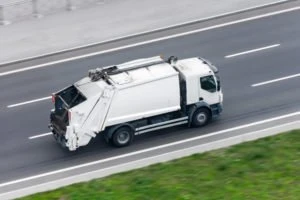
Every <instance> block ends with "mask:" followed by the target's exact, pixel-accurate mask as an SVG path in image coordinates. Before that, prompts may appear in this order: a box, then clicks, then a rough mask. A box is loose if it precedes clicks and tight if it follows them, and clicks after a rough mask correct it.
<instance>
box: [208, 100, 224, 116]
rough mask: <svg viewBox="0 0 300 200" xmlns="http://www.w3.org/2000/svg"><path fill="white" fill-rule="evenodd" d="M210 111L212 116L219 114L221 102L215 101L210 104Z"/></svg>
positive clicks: (221, 108) (221, 107)
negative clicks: (215, 102)
mask: <svg viewBox="0 0 300 200" xmlns="http://www.w3.org/2000/svg"><path fill="white" fill-rule="evenodd" d="M210 108H211V111H212V118H217V117H219V116H220V115H221V113H222V112H223V104H222V103H217V104H213V105H211V106H210Z"/></svg>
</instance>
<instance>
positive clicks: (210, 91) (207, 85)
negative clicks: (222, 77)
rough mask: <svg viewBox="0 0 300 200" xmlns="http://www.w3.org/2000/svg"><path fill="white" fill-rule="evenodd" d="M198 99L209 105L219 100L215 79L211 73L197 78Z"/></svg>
mask: <svg viewBox="0 0 300 200" xmlns="http://www.w3.org/2000/svg"><path fill="white" fill-rule="evenodd" d="M198 91H199V101H204V102H206V103H207V104H209V105H212V104H216V103H219V102H220V97H219V94H218V87H217V80H216V78H215V76H213V75H207V76H203V77H200V78H199V90H198Z"/></svg>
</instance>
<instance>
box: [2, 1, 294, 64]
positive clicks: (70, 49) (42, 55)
mask: <svg viewBox="0 0 300 200" xmlns="http://www.w3.org/2000/svg"><path fill="white" fill-rule="evenodd" d="M289 1H290V0H279V1H276V2H272V3H265V4H261V5H258V6H252V7H249V8H245V9H239V10H236V11H233V12H225V13H222V14H219V15H214V16H211V17H205V18H200V19H195V20H191V21H187V22H183V23H177V24H173V25H171V26H165V27H162V28H157V29H152V30H150V31H143V32H139V33H135V34H131V35H126V36H122V37H116V38H113V39H109V40H103V41H100V42H94V43H90V44H87V45H79V46H77V47H74V48H65V49H62V50H60V51H54V52H51V53H47V54H40V55H38V56H31V57H27V58H23V59H17V60H13V61H9V62H2V63H0V65H8V64H11V63H15V62H21V61H24V60H30V59H35V58H39V57H44V56H49V55H52V54H59V53H63V52H67V51H72V50H77V49H82V48H87V47H89V46H94V45H100V44H103V43H109V42H113V41H116V40H122V39H126V38H129V37H136V36H140V35H144V34H150V33H152V32H157V31H162V30H166V29H171V28H175V27H178V26H184V25H187V24H191V23H195V22H198V21H206V20H211V19H214V18H220V17H225V16H227V15H232V14H235V13H239V12H245V11H248V10H253V9H257V8H262V7H266V6H272V5H276V4H280V3H284V2H289Z"/></svg>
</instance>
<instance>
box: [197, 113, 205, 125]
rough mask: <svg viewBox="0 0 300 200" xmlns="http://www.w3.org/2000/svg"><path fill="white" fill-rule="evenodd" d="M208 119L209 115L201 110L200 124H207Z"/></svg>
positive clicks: (198, 118)
mask: <svg viewBox="0 0 300 200" xmlns="http://www.w3.org/2000/svg"><path fill="white" fill-rule="evenodd" d="M206 120H207V116H206V114H205V113H203V112H201V113H199V114H198V115H197V121H198V122H199V123H200V124H205V122H206Z"/></svg>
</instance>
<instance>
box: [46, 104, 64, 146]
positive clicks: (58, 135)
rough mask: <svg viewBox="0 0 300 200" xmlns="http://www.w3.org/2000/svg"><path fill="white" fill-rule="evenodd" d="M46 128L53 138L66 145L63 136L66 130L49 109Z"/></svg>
mask: <svg viewBox="0 0 300 200" xmlns="http://www.w3.org/2000/svg"><path fill="white" fill-rule="evenodd" d="M48 128H49V129H50V130H51V132H52V133H53V136H54V138H55V140H56V141H57V142H58V143H59V144H60V145H61V146H62V147H64V148H65V147H66V143H67V140H66V138H65V135H66V131H65V130H64V128H63V127H61V126H60V125H59V122H58V119H57V118H56V117H55V113H54V110H51V113H50V124H49V125H48Z"/></svg>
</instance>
